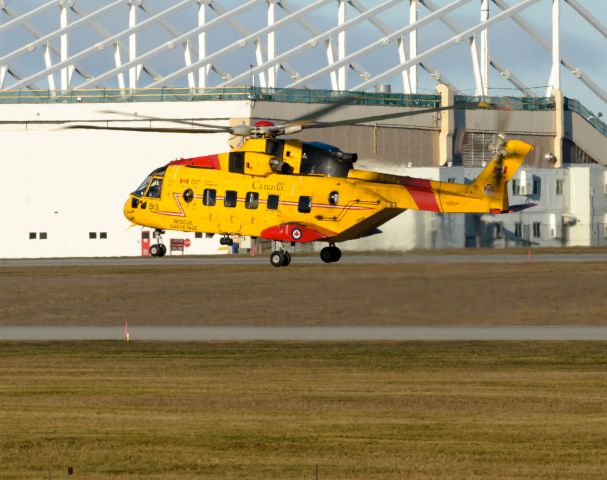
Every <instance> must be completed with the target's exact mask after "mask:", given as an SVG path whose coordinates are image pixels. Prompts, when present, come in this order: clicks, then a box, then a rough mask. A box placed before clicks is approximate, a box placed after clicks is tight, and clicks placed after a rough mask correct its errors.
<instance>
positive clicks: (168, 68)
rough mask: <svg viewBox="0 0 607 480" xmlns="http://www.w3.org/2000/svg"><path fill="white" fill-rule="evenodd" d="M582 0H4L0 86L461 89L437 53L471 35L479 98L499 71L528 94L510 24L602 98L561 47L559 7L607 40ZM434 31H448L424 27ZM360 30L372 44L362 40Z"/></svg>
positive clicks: (0, 1) (550, 77) (470, 64)
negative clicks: (499, 30)
mask: <svg viewBox="0 0 607 480" xmlns="http://www.w3.org/2000/svg"><path fill="white" fill-rule="evenodd" d="M583 1H589V0H508V1H506V0H449V1H446V2H445V1H443V2H435V0H381V1H379V0H376V1H370V0H309V1H303V0H243V1H240V2H233V1H230V0H176V1H174V2H168V3H167V2H162V1H160V0H106V1H99V0H96V1H91V0H50V1H45V0H40V1H39V2H38V5H37V6H34V7H29V9H28V10H25V11H24V8H28V7H23V3H24V2H21V1H19V0H0V90H18V89H25V88H27V89H30V90H48V91H50V92H59V91H64V92H65V91H73V90H84V89H95V88H119V89H124V90H125V95H126V94H128V91H129V90H131V89H136V88H148V87H149V88H158V87H168V88H177V87H180V88H184V87H185V88H189V89H203V88H207V87H224V86H236V85H239V86H240V85H250V84H253V85H256V86H260V87H262V88H278V87H287V88H302V87H304V88H327V89H331V90H335V91H345V90H369V89H373V88H377V87H378V86H379V85H381V84H383V83H385V82H388V81H389V82H390V83H391V86H392V88H393V89H394V90H400V91H402V92H404V93H412V94H415V93H417V92H418V91H419V89H420V84H421V81H420V79H421V75H427V77H425V80H426V82H427V81H428V80H430V81H432V82H436V81H440V82H441V83H448V84H451V85H452V86H453V87H454V89H455V90H456V91H458V88H457V85H455V84H453V83H452V82H451V81H449V80H448V79H447V77H446V76H445V73H444V72H445V70H446V73H447V74H448V75H451V70H452V69H454V68H455V67H452V66H449V65H447V66H444V65H443V66H441V68H442V70H443V71H439V69H437V68H435V65H431V64H430V62H431V61H432V62H434V59H438V58H440V55H441V54H443V53H444V52H445V51H449V50H450V49H454V47H457V46H459V45H461V44H462V43H464V44H468V47H469V58H468V59H467V60H466V61H462V62H460V63H458V64H456V65H457V67H456V68H457V72H455V73H456V74H457V76H461V70H462V65H464V66H465V68H466V69H467V70H468V77H469V78H472V79H473V81H474V85H475V94H476V95H481V96H487V95H489V89H490V85H489V82H490V79H491V76H490V70H491V69H494V70H495V71H496V72H498V73H499V76H498V77H497V78H503V79H505V80H506V81H507V82H509V83H510V85H511V87H513V88H515V89H517V90H518V91H520V92H521V93H522V94H523V95H527V96H529V95H531V90H530V88H529V87H528V86H527V85H526V84H525V82H524V81H523V80H522V79H521V76H517V75H515V74H514V73H513V70H514V69H515V68H516V67H517V66H516V65H510V66H508V67H506V66H504V63H503V62H502V61H500V60H498V59H497V56H498V55H499V49H497V48H495V49H491V52H490V46H491V43H490V41H489V36H490V32H491V29H492V28H493V27H494V26H495V25H497V24H498V23H503V24H506V25H507V28H509V29H511V30H512V35H518V34H520V32H521V30H522V31H524V32H526V33H527V34H529V36H530V38H531V40H533V41H535V42H536V43H537V44H538V45H540V46H541V47H542V48H544V49H545V50H547V52H548V56H549V57H550V58H551V62H549V63H550V65H551V70H550V72H546V83H547V85H548V94H550V93H551V91H552V90H553V89H559V88H560V78H561V71H562V69H561V65H562V66H564V67H565V69H566V70H567V71H568V72H570V73H571V74H572V75H573V76H574V77H575V78H576V79H578V80H579V81H580V82H581V83H582V84H583V85H585V86H586V87H587V88H588V89H589V90H591V91H592V92H593V93H594V94H595V95H596V96H597V97H599V98H600V99H601V100H603V101H604V102H607V93H606V92H605V91H604V90H603V89H602V88H601V87H600V86H599V84H597V83H596V82H595V81H593V80H592V79H591V78H590V76H589V75H588V74H587V73H586V72H584V71H583V70H582V68H581V67H580V66H578V65H576V61H575V59H570V58H568V57H566V56H564V55H562V54H561V52H560V37H561V30H560V9H561V5H562V4H567V5H568V6H569V7H570V8H571V9H572V10H573V11H574V12H576V14H577V15H579V17H581V18H582V19H584V20H585V21H586V22H587V24H588V25H589V26H590V27H591V28H592V29H594V30H595V31H597V32H599V33H600V34H601V35H602V36H603V37H605V38H607V27H606V26H605V25H604V24H603V23H602V22H601V19H600V18H598V17H596V16H594V15H593V14H592V13H590V12H589V11H588V10H587V9H586V8H585V7H584V5H583V4H582V3H583ZM31 3H33V2H29V3H26V5H30V4H31ZM538 3H544V4H546V3H548V4H550V6H551V9H552V18H551V26H552V39H551V40H549V39H546V38H544V37H543V36H542V34H541V33H540V32H539V29H538V28H536V27H534V26H533V24H532V23H533V22H529V21H527V20H525V19H524V18H523V17H522V16H521V13H522V12H523V11H525V10H526V9H528V8H529V7H531V6H533V5H535V4H538ZM167 5H168V6H167ZM490 5H494V6H495V7H494V10H496V11H494V12H493V14H490ZM462 9H465V10H466V12H468V13H469V12H470V11H472V12H474V11H476V12H478V17H477V18H478V22H475V23H474V24H472V25H466V26H462V25H461V23H460V22H461V20H459V21H458V20H456V17H457V16H458V15H459V17H462V15H461V12H462ZM531 16H532V15H531ZM186 17H187V18H188V19H191V20H192V21H189V22H187V21H184V18H186ZM459 17H458V18H459ZM467 18H469V17H467ZM394 19H397V21H394ZM468 23H469V22H468ZM43 24H44V25H46V26H50V28H47V29H46V31H45V29H44V28H41V25H43ZM117 25H120V26H119V27H118V26H117ZM432 28H433V29H435V31H440V32H441V35H432V34H428V33H427V32H428V31H429V30H428V29H432ZM361 29H364V30H361ZM159 31H160V32H161V34H159V33H158V32H159ZM361 31H364V32H366V33H365V35H368V39H367V40H368V41H366V42H360V41H359V39H358V38H357V37H358V36H360V35H361ZM434 37H436V38H434ZM9 39H10V41H8V40H9ZM356 40H358V41H356ZM421 40H423V42H421ZM422 43H423V45H424V49H421V48H420V47H419V46H420V45H421V44H422ZM458 52H461V48H460V49H459V50H458ZM458 55H459V53H458ZM379 57H381V62H378V61H377V58H379ZM510 62H512V60H510ZM74 73H75V74H76V75H74ZM521 73H524V72H521ZM494 78H495V77H494ZM395 79H396V80H395Z"/></svg>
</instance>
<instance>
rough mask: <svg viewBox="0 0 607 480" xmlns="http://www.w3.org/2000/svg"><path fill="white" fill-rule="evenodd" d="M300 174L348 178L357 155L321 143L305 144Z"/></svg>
mask: <svg viewBox="0 0 607 480" xmlns="http://www.w3.org/2000/svg"><path fill="white" fill-rule="evenodd" d="M301 148H302V150H301V167H300V170H299V171H300V173H303V174H320V175H328V176H330V177H347V176H348V171H350V170H351V169H352V164H353V163H354V162H355V161H356V159H357V157H358V156H357V155H356V153H345V152H342V151H341V150H339V149H338V148H337V147H334V146H332V145H327V144H324V143H319V142H310V143H303V144H302V147H301Z"/></svg>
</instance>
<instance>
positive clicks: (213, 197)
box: [202, 188, 217, 207]
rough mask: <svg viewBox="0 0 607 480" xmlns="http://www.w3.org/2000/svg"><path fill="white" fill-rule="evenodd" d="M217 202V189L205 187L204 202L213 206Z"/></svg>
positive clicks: (208, 205)
mask: <svg viewBox="0 0 607 480" xmlns="http://www.w3.org/2000/svg"><path fill="white" fill-rule="evenodd" d="M215 203H217V191H216V190H215V189H214V188H205V189H204V192H203V193H202V204H203V205H206V206H207V207H212V206H214V205H215Z"/></svg>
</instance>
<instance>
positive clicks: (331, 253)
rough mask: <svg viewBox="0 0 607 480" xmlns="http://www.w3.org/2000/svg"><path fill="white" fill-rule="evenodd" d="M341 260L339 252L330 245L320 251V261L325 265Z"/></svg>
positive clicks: (333, 245)
mask: <svg viewBox="0 0 607 480" xmlns="http://www.w3.org/2000/svg"><path fill="white" fill-rule="evenodd" d="M340 258H341V250H340V249H339V248H337V247H336V246H335V244H333V243H331V244H329V246H328V247H325V248H323V249H322V250H321V251H320V259H321V260H322V261H323V262H325V263H334V262H338V261H339V259H340Z"/></svg>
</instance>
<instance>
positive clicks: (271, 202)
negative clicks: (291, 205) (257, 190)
mask: <svg viewBox="0 0 607 480" xmlns="http://www.w3.org/2000/svg"><path fill="white" fill-rule="evenodd" d="M279 199H280V197H279V196H278V195H268V210H278V203H279Z"/></svg>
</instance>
